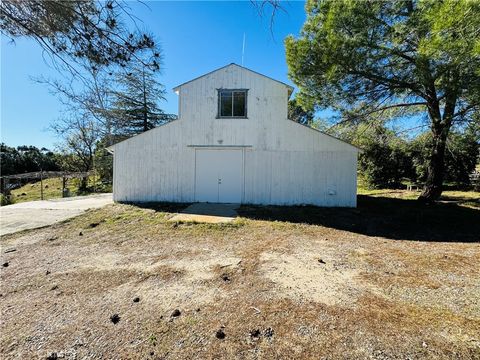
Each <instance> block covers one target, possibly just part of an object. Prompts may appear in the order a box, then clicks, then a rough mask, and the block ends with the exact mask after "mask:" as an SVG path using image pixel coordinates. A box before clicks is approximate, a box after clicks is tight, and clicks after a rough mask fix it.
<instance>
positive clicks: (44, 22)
mask: <svg viewBox="0 0 480 360" xmlns="http://www.w3.org/2000/svg"><path fill="white" fill-rule="evenodd" d="M0 9H1V12H0V28H1V31H2V33H3V34H4V35H7V36H9V37H11V38H12V39H15V38H18V37H28V38H32V39H34V40H35V41H37V43H38V44H39V45H40V46H41V47H42V48H43V50H44V51H46V52H47V53H48V54H49V55H50V56H51V57H52V58H54V59H57V60H60V63H61V64H63V65H65V66H66V67H67V68H68V69H69V70H74V67H73V66H72V64H71V60H73V61H74V62H80V63H84V62H89V63H92V64H94V65H95V66H97V67H106V66H110V65H120V66H126V65H127V64H128V63H129V62H130V61H132V60H136V61H142V62H144V64H145V65H146V66H149V67H151V68H152V69H159V62H158V60H157V59H158V58H159V57H160V54H159V52H158V51H157V50H156V47H155V42H154V40H153V38H152V37H151V36H150V35H148V34H146V33H142V32H139V31H129V29H128V27H127V26H126V25H125V24H124V22H123V21H122V16H124V17H128V18H129V19H130V20H132V21H133V20H134V18H133V17H132V16H131V15H130V14H129V9H128V7H127V6H126V4H125V3H123V2H120V1H115V0H108V1H105V2H103V1H94V0H70V1H64V0H49V1H43V0H22V1H17V0H3V1H2V2H1V5H0ZM145 51H148V52H149V56H148V57H147V58H145V56H144V57H139V56H138V53H141V52H145ZM145 59H147V60H146V61H145ZM74 71H75V72H76V70H74Z"/></svg>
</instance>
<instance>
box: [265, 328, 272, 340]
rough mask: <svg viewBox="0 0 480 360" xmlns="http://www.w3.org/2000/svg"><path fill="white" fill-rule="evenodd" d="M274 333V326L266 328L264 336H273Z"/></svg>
mask: <svg viewBox="0 0 480 360" xmlns="http://www.w3.org/2000/svg"><path fill="white" fill-rule="evenodd" d="M273 334H274V331H273V329H272V328H266V329H265V330H263V336H265V337H267V338H271V337H272V336H273Z"/></svg>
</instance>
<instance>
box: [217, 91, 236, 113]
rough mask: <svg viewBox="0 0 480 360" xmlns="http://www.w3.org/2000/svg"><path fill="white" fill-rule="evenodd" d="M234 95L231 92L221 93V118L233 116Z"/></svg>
mask: <svg viewBox="0 0 480 360" xmlns="http://www.w3.org/2000/svg"><path fill="white" fill-rule="evenodd" d="M232 105H233V94H232V92H231V91H222V92H221V93H220V116H230V117H231V116H232V114H233V106H232Z"/></svg>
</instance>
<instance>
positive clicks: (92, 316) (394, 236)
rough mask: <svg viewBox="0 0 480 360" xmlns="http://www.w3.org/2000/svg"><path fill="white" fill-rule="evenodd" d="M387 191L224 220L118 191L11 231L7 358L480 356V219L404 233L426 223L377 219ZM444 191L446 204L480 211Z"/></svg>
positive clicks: (445, 214)
mask: <svg viewBox="0 0 480 360" xmlns="http://www.w3.org/2000/svg"><path fill="white" fill-rule="evenodd" d="M380 200H381V199H375V198H370V197H364V198H361V201H360V203H359V208H358V209H318V208H278V207H266V208H253V207H244V208H242V209H241V214H242V216H243V217H241V218H239V219H237V220H236V221H235V222H234V223H231V224H223V225H211V224H191V223H171V222H168V221H167V219H168V218H169V217H171V216H172V213H173V212H175V211H176V210H178V209H177V206H176V205H173V204H157V205H144V206H143V208H141V207H137V206H133V205H118V204H117V205H111V206H107V207H105V208H103V209H100V210H96V211H91V212H89V213H87V214H85V215H83V216H80V217H77V218H75V219H72V220H70V221H68V222H65V223H62V224H57V225H55V226H51V227H48V228H44V229H39V230H34V231H27V232H23V233H20V234H16V235H9V236H5V237H4V238H3V239H2V254H1V256H2V263H4V262H8V263H9V266H8V267H2V268H1V280H2V283H1V285H2V286H1V297H0V305H1V325H0V326H1V327H0V331H1V340H0V353H1V354H2V358H4V359H8V358H36V357H38V358H45V357H46V356H47V355H48V354H50V353H52V352H56V353H57V354H61V353H63V355H66V358H69V357H70V358H73V357H74V356H76V357H77V358H84V357H91V358H100V357H104V358H158V359H161V358H164V359H197V358H200V359H202V358H217V359H229V358H239V359H259V358H282V359H283V358H285V359H304V358H306V359H309V358H310V359H321V358H329V359H337V358H338V359H344V358H350V359H353V358H375V359H391V358H399V359H406V358H427V359H438V358H458V359H460V358H461V359H469V358H470V359H479V358H480V336H479V334H480V282H479V281H478V279H479V278H480V268H479V266H478V264H479V263H480V247H479V246H478V245H479V244H478V243H476V242H468V241H472V239H475V236H477V237H478V232H477V230H478V226H479V225H476V224H473V223H472V224H471V226H470V227H469V228H468V229H466V230H465V229H464V230H463V232H458V233H455V234H456V235H455V236H454V237H452V238H451V239H450V240H451V241H450V242H443V241H440V240H441V239H442V237H438V236H436V235H435V234H437V232H435V231H434V232H432V234H433V235H432V236H433V237H432V238H431V239H430V240H436V241H410V240H428V239H426V238H427V237H428V235H424V236H420V235H419V233H418V232H419V231H420V228H419V226H418V224H413V226H414V227H417V228H416V230H415V231H409V232H398V231H397V229H396V227H394V229H393V230H392V231H391V233H388V231H387V228H388V226H387V225H385V224H383V227H382V226H380V225H379V224H378V223H377V220H378V219H377V218H379V216H380V215H379V214H383V216H385V218H386V219H391V218H389V217H387V215H385V214H386V213H388V215H389V216H393V219H396V221H400V220H401V219H399V218H398V217H399V216H400V215H399V213H398V214H397V213H393V214H392V208H398V206H399V205H402V206H407V205H405V204H404V203H402V202H400V203H398V201H406V200H399V199H394V200H392V201H396V202H394V203H392V204H390V205H388V204H386V203H385V201H387V200H385V199H383V200H382V201H380ZM372 201H373V202H372ZM376 201H377V202H376ZM387 205H388V206H391V207H388V206H387ZM382 206H383V208H382ZM409 206H414V205H408V206H407V207H406V208H404V209H403V210H404V212H405V210H409V211H412V208H411V207H409ZM415 206H416V205H415ZM439 206H440V208H436V210H438V211H437V213H438V214H440V215H439V216H440V217H441V218H440V220H443V221H445V219H447V218H448V219H450V220H451V221H453V222H455V221H460V218H461V219H464V218H465V217H466V218H465V221H467V222H468V221H471V219H472V218H474V217H475V216H477V219H478V215H479V212H478V210H476V209H472V208H462V207H460V206H457V205H452V204H440V205H439ZM417 210H418V209H417ZM398 211H400V209H399V210H398ZM422 211H424V214H423V215H422V218H421V220H422V221H424V222H425V221H426V222H427V223H426V225H427V226H437V225H438V224H437V223H434V224H433V225H432V224H430V223H428V221H433V220H432V218H431V217H430V215H428V214H427V213H428V211H427V210H422ZM432 211H433V210H432ZM462 211H467V213H463V212H462ZM457 213H458V214H460V215H457ZM465 214H468V216H467V215H465ZM469 216H471V217H469ZM332 217H335V218H336V219H337V220H336V221H333V220H331V218H332ZM376 217H377V218H376ZM362 219H363V220H362ZM372 219H373V220H372ZM375 219H376V220H375ZM410 220H411V219H410V218H408V217H407V218H406V219H403V221H405V222H406V223H408V221H410ZM362 221H363V222H362ZM369 221H373V223H371V222H369ZM91 224H98V225H93V226H92V225H91ZM352 224H353V225H354V226H352ZM372 224H373V225H372ZM435 224H437V225H435ZM374 225H375V226H374ZM457 225H458V226H463V225H464V224H463V223H459V224H457ZM438 226H439V225H438ZM441 229H442V228H441V227H440V228H438V229H437V231H440V230H441ZM80 233H81V234H82V235H79V234H80ZM402 234H403V235H408V236H404V239H401V235H402ZM427 234H428V233H427ZM477 240H478V238H477ZM11 247H14V248H16V251H15V252H10V253H4V251H3V249H6V248H11ZM319 260H321V261H319ZM47 272H48V274H47ZM135 297H139V298H140V301H139V302H133V299H134V298H135ZM175 309H179V310H180V311H181V315H180V316H178V317H171V314H172V312H173V310H175ZM113 314H118V315H119V316H120V321H119V322H118V323H117V324H113V323H112V322H111V321H110V317H111V316H112V315H113ZM219 329H223V331H224V333H225V335H226V336H225V339H223V340H220V339H217V338H216V336H215V334H216V332H217V331H218V330H219ZM256 330H259V332H257V331H256Z"/></svg>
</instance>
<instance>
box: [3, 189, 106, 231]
mask: <svg viewBox="0 0 480 360" xmlns="http://www.w3.org/2000/svg"><path fill="white" fill-rule="evenodd" d="M111 203H113V200H112V194H99V195H89V196H77V197H72V198H65V199H54V200H43V201H30V202H24V203H19V204H13V205H8V206H2V207H1V208H0V224H1V226H0V235H6V234H12V233H15V232H17V231H21V230H26V229H35V228H39V227H43V226H47V225H52V224H54V223H56V222H60V221H64V220H67V219H70V218H72V217H74V216H77V215H80V214H82V213H83V212H85V211H87V210H88V209H97V208H101V207H103V206H105V205H107V204H111Z"/></svg>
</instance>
